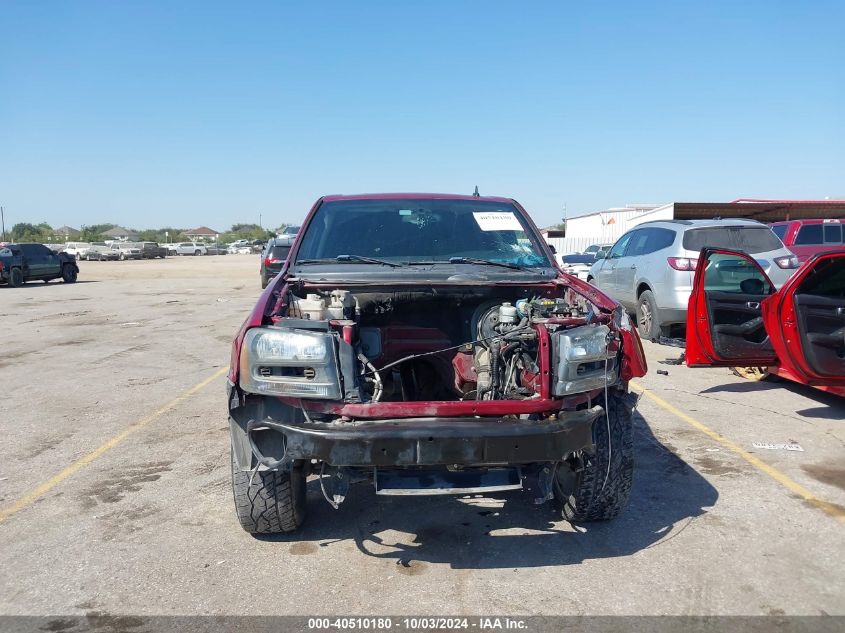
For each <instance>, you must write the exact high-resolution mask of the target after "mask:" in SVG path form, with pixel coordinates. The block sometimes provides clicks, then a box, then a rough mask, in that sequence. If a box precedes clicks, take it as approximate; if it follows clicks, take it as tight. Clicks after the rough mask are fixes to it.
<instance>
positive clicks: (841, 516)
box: [629, 380, 845, 523]
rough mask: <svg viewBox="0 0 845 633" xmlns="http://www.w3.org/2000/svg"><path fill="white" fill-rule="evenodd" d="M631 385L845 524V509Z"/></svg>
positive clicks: (657, 397)
mask: <svg viewBox="0 0 845 633" xmlns="http://www.w3.org/2000/svg"><path fill="white" fill-rule="evenodd" d="M629 384H630V385H631V386H632V387H633V388H634V389H636V390H637V391H639V392H640V393H642V394H643V395H644V396H645V397H646V398H648V399H649V400H651V401H653V402H654V403H656V404H657V405H658V406H659V407H660V408H662V409H665V410H666V411H668V412H669V413H671V414H673V415H675V416H677V417H679V418H680V419H681V420H683V421H684V422H686V423H687V424H689V425H690V426H691V427H693V428H694V429H697V430H698V431H701V432H702V433H704V434H705V435H706V436H707V437H709V438H710V439H712V440H714V441H716V442H718V443H719V444H721V445H722V446H724V447H725V448H728V449H730V450H731V451H733V452H734V453H736V454H737V455H739V456H740V457H742V459H744V460H745V461H747V462H748V463H749V464H751V465H752V466H754V467H755V468H756V469H757V470H759V471H761V472H763V473H765V474H766V475H768V476H769V477H771V478H772V479H774V480H775V481H776V482H778V483H779V484H780V485H782V486H784V487H785V488H787V489H788V490H790V491H791V492H794V493H795V494H797V495H798V496H799V497H801V498H803V499H804V500H805V501H806V502H807V503H809V504H810V505H812V506H815V507H816V508H818V509H819V510H822V511H823V512H825V513H826V514H828V515H830V516H832V517H833V518H834V519H836V520H837V521H839V522H840V523H845V509H843V508H841V507H840V506H838V505H836V504H834V503H830V502H828V501H823V500H822V499H819V498H818V497H817V496H816V495H814V494H813V493H812V492H810V491H809V490H807V489H806V488H805V487H804V486H802V485H801V484H799V483H797V482H795V481H793V480H792V479H790V478H789V477H788V476H787V475H785V474H783V473H782V472H780V471H779V470H778V469H777V468H775V467H774V466H770V465H769V464H767V463H766V462H764V461H763V460H762V459H760V458H759V457H757V456H756V455H754V454H752V453H749V452H748V451H746V450H745V449H744V448H742V447H741V446H739V445H738V444H736V443H734V442H732V441H731V440H729V439H728V438H726V437H725V436H724V435H722V434H720V433H717V432H716V431H714V430H713V429H711V428H710V427H709V426H707V425H706V424H703V423H702V422H699V421H698V420H696V419H695V418H693V417H692V416H690V415H687V414H686V413H684V412H683V411H681V410H680V409H678V408H677V407H675V406H673V405H671V404H669V403H668V402H666V401H665V400H664V399H663V398H661V397H660V396H657V395H655V394H654V393H652V392H651V391H650V390H648V389H646V388H645V387H643V386H641V385H639V384H637V383H635V382H634V381H633V380H632V381H631V382H630V383H629Z"/></svg>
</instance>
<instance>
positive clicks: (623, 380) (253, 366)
mask: <svg viewBox="0 0 845 633" xmlns="http://www.w3.org/2000/svg"><path fill="white" fill-rule="evenodd" d="M645 372H646V361H645V356H644V354H643V350H642V346H641V345H640V340H639V338H638V337H637V332H636V330H635V329H634V328H633V326H632V324H631V322H630V321H629V319H628V316H627V314H626V313H625V311H624V310H623V309H622V308H621V307H620V306H619V304H617V303H616V302H615V301H613V300H612V299H610V298H608V297H607V296H606V295H604V294H602V293H601V292H600V291H599V290H598V289H596V288H595V287H593V286H591V285H589V284H587V283H585V282H583V281H580V280H579V279H577V278H576V277H572V276H570V275H566V274H564V273H563V272H561V271H560V269H559V268H558V267H557V265H556V264H555V263H554V259H553V257H552V253H551V251H550V249H549V247H548V246H547V245H546V243H545V242H544V241H543V239H542V236H541V235H540V233H539V231H538V230H537V227H536V226H535V225H534V224H533V222H531V220H530V219H529V218H528V215H527V214H526V212H525V210H524V209H523V208H522V207H521V206H520V205H519V204H518V203H517V202H515V201H514V200H510V199H507V198H492V197H478V196H458V195H443V194H380V195H361V196H328V197H324V198H321V199H320V200H318V201H317V203H316V204H315V205H314V207H313V208H312V209H311V212H310V214H309V215H308V217H307V219H306V220H305V223H304V225H303V228H302V230H301V231H300V232H299V234H298V236H297V238H296V240H295V242H294V244H293V246H292V250H291V253H290V255H289V256H288V257H287V260H286V261H285V263H284V265H283V267H282V270H281V272H280V273H279V274H278V275H277V276H276V277H275V278H274V279H272V280H271V281H270V283H269V285H268V287H267V288H266V290H265V291H264V293H263V294H262V295H261V297H260V299H259V300H258V303H257V305H256V306H255V308H254V310H253V311H252V313H251V314H250V315H249V317H247V319H246V321H245V322H244V324H243V326H242V327H241V330H240V331H239V332H238V334H237V336H236V338H235V340H234V342H233V346H232V359H231V366H230V369H229V386H228V389H229V398H228V407H229V421H230V430H231V434H230V435H231V441H232V485H233V488H234V496H235V509H236V513H237V516H238V519H239V520H240V523H241V525H242V527H243V528H244V529H245V530H247V531H249V532H252V533H268V532H290V531H293V530H296V529H298V528H299V527H300V526H301V525H302V523H303V521H304V520H305V512H306V508H305V499H306V494H305V482H306V477H307V476H308V475H309V474H314V475H317V476H318V478H319V485H320V489H321V491H322V493H323V496H324V497H325V499H326V501H327V502H328V503H330V504H331V505H333V506H335V507H336V506H337V504H339V503H341V502H342V501H343V500H344V498H345V497H346V495H347V489H348V486H349V482H350V481H351V480H353V481H362V480H372V482H373V484H374V486H375V489H376V493H377V494H384V495H418V494H469V493H475V492H487V491H498V490H512V489H513V490H516V489H520V488H522V487H523V482H524V481H525V480H526V479H530V480H531V481H536V486H535V487H534V490H535V491H536V492H535V500H536V502H538V503H542V502H544V501H547V500H551V499H556V500H557V501H558V503H559V506H560V507H561V509H562V512H563V516H565V517H566V518H568V519H570V520H581V521H587V520H604V519H610V518H613V517H615V516H616V515H617V514H618V513H619V512H621V511H622V509H623V508H624V507H625V505H626V504H627V501H628V496H629V493H630V489H631V481H632V474H633V432H632V424H633V422H632V407H633V403H634V402H635V398H634V397H633V396H632V395H631V394H629V393H628V381H629V380H630V379H631V378H633V377H636V376H643V375H644V374H645Z"/></svg>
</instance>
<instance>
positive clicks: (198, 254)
mask: <svg viewBox="0 0 845 633" xmlns="http://www.w3.org/2000/svg"><path fill="white" fill-rule="evenodd" d="M200 255H202V253H201V252H199V251H194V257H198V256H200Z"/></svg>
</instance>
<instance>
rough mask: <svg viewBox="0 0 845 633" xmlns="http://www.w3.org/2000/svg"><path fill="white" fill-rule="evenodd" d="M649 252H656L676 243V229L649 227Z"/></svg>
mask: <svg viewBox="0 0 845 633" xmlns="http://www.w3.org/2000/svg"><path fill="white" fill-rule="evenodd" d="M649 232H650V235H649V237H648V252H649V253H654V252H657V251H661V250H663V249H664V248H669V247H670V246H672V244H674V243H675V231H672V230H670V229H649Z"/></svg>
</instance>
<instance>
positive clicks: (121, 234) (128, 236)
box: [103, 226, 138, 242]
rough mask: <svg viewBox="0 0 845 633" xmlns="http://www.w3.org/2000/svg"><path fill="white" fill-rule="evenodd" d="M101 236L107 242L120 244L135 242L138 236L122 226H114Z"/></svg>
mask: <svg viewBox="0 0 845 633" xmlns="http://www.w3.org/2000/svg"><path fill="white" fill-rule="evenodd" d="M103 235H104V236H105V238H106V239H107V240H118V241H120V242H137V241H138V234H137V233H136V232H135V231H132V230H130V229H125V228H123V227H122V226H116V227H114V228H113V229H109V230H108V231H106V232H104V233H103Z"/></svg>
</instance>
